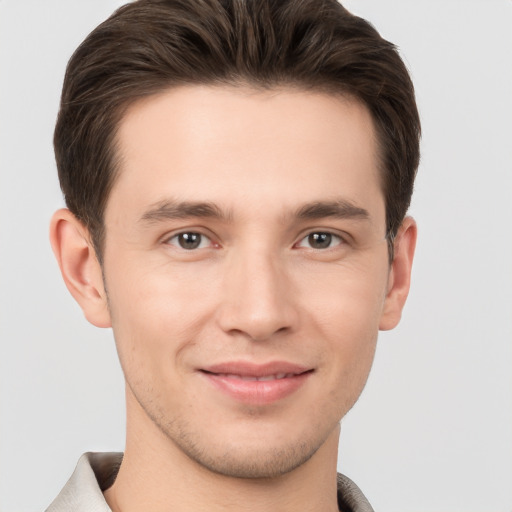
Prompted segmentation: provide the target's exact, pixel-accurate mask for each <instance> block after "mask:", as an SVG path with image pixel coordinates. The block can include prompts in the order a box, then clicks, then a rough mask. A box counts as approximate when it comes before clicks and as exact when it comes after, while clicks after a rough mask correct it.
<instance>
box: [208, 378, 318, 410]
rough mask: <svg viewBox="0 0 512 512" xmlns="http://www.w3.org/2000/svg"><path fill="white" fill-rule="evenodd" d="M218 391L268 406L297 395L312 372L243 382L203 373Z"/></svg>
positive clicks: (251, 402) (243, 400) (248, 402)
mask: <svg viewBox="0 0 512 512" xmlns="http://www.w3.org/2000/svg"><path fill="white" fill-rule="evenodd" d="M202 374H203V375H204V376H205V377H206V378H207V379H208V380H209V382H211V383H212V384H213V385H214V386H215V387H216V388H217V389H219V390H220V391H222V392H224V393H225V394H227V395H228V396H230V397H232V398H234V399H235V400H237V401H239V402H244V403H247V404H253V405H266V404H271V403H273V402H276V401H278V400H281V399H283V398H285V397H287V396H289V395H291V394H292V393H295V392H296V391H297V390H298V389H299V388H300V387H301V386H302V385H303V384H304V383H305V382H306V380H307V379H308V378H309V376H310V375H311V372H304V373H301V374H299V375H294V376H293V377H285V378H283V379H275V380H242V379H237V378H233V377H227V376H226V375H218V374H215V373H207V372H202Z"/></svg>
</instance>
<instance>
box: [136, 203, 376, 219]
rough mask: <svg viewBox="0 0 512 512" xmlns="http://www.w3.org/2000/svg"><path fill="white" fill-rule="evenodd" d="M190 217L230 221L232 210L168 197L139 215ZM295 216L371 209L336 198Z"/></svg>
mask: <svg viewBox="0 0 512 512" xmlns="http://www.w3.org/2000/svg"><path fill="white" fill-rule="evenodd" d="M191 217H197V218H210V219H217V220H222V221H227V220H230V219H231V218H232V213H231V212H226V211H223V210H222V209H221V208H220V207H219V206H218V205H216V204H215V203H211V202H194V201H174V200H165V201H160V202H158V203H155V204H154V205H152V206H151V207H150V208H149V209H148V210H147V211H146V212H145V213H144V214H143V215H142V216H141V218H140V220H141V221H142V222H147V223H153V222H159V221H163V220H174V219H187V218H191ZM292 217H294V218H297V219H300V220H314V219H323V218H328V217H332V218H336V219H362V220H364V219H368V218H369V217H370V214H369V213H368V210H365V209H364V208H360V207H359V206H356V205H354V204H353V203H352V202H350V201H348V200H346V199H338V200H335V201H315V202H312V203H307V204H305V205H303V206H301V207H300V208H299V209H298V210H297V211H296V212H295V213H294V214H293V215H292Z"/></svg>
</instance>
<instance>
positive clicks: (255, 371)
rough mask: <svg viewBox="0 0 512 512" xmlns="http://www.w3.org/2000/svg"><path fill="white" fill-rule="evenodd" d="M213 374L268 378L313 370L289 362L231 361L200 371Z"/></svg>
mask: <svg viewBox="0 0 512 512" xmlns="http://www.w3.org/2000/svg"><path fill="white" fill-rule="evenodd" d="M200 370H201V371H203V372H208V373H213V374H227V375H239V376H241V377H266V376H269V375H277V374H287V375H288V374H292V375H300V374H301V373H305V372H308V371H311V370H312V368H310V367H307V366H302V365H299V364H295V363H291V362H288V361H271V362H268V363H264V364H258V363H253V362H249V361H231V362H225V363H218V364H214V365H211V366H207V367H204V368H201V369H200Z"/></svg>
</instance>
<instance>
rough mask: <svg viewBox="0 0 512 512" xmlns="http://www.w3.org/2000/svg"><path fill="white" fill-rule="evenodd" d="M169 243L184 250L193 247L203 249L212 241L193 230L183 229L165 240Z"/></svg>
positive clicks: (192, 248)
mask: <svg viewBox="0 0 512 512" xmlns="http://www.w3.org/2000/svg"><path fill="white" fill-rule="evenodd" d="M167 243H168V244H169V245H174V246H175V247H179V248H181V249H185V250H186V251H193V250H194V249H203V248H205V247H210V246H211V245H212V241H211V240H210V239H209V238H208V237H207V236H205V235H203V234H201V233H197V232H195V231H185V232H184V233H178V234H177V235H174V236H172V237H171V238H169V239H168V240H167Z"/></svg>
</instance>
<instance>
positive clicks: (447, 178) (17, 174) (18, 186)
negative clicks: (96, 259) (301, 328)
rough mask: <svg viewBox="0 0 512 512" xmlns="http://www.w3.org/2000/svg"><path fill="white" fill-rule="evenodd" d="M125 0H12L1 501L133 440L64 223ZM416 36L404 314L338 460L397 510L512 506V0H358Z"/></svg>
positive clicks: (5, 150) (3, 26) (4, 75)
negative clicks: (97, 49)
mask: <svg viewBox="0 0 512 512" xmlns="http://www.w3.org/2000/svg"><path fill="white" fill-rule="evenodd" d="M121 3H122V2H120V1H113V0H87V1H85V0H81V1H77V0H66V1H62V0H46V1H44V2H41V1H39V0H25V1H23V0H0V146H1V147H0V169H1V176H0V193H1V198H0V222H1V224H0V342H1V345H0V347H1V348H0V365H1V368H0V376H1V383H0V384H1V387H0V390H1V395H0V398H1V402H0V403H1V411H0V414H1V415H0V418H1V423H0V434H1V437H0V461H1V462H0V464H1V465H0V471H1V478H0V482H1V483H0V511H1V512H7V511H16V512H30V511H37V510H43V509H44V508H45V507H46V506H47V505H48V504H49V502H50V501H51V500H52V499H53V497H54V496H55V495H56V494H57V493H58V491H59V490H60V488H61V487H62V485H63V484H64V482H65V481H66V479H67V478H68V476H69V475H70V473H71V471H72V470H73V468H74V465H75V463H76V460H77V459H78V456H79V455H80V454H81V453H82V452H83V451H86V450H122V448H123V441H124V405H123V401H124V397H123V383H122V375H121V372H120V370H119V366H118V363H117V359H116V355H115V350H114V344H113V341H112V336H111V333H110V332H109V331H108V330H99V329H95V328H93V327H91V326H89V325H88V324H87V322H86V321H85V320H84V319H83V316H82V314H81V311H80V310H79V308H78V306H77V305H76V304H74V303H73V301H72V299H71V298H70V296H68V293H67V291H66V289H65V287H64V285H63V284H62V282H61V279H60V275H59V272H58V269H57V265H56V263H55V262H54V260H53V256H52V254H51V250H50V246H49V243H48V241H47V231H48V222H49V218H50V216H51V213H52V212H53V210H54V209H56V208H58V207H59V206H61V205H62V199H61V196H60V192H59V188H58V183H57V179H56V173H55V165H54V161H53V153H52V146H51V138H52V129H53V124H54V121H55V116H56V112H57V104H58V98H59V93H60V85H61V81H62V78H63V73H64V68H65V64H66V61H67V59H68V58H69V56H70V55H71V52H72V51H73V50H74V48H75V47H76V46H77V45H78V44H79V42H80V41H81V40H82V39H83V38H84V37H85V35H86V34H87V33H88V32H89V31H90V30H91V29H92V28H93V27H94V26H95V25H96V24H97V23H98V22H99V21H101V20H102V19H104V18H105V17H106V16H107V15H108V14H109V13H110V12H111V11H112V10H113V9H114V8H115V7H117V6H118V5H120V4H121ZM345 4H346V6H347V7H349V8H351V9H352V10H353V11H354V12H356V13H357V14H360V15H362V16H364V17H366V18H367V19H369V20H370V21H372V22H373V23H374V24H375V25H376V26H377V28H378V29H379V30H380V31H381V33H382V34H383V35H384V37H386V38H388V39H390V40H392V41H393V42H395V43H396V44H398V46H399V47H400V49H401V53H402V55H403V57H404V58H405V60H406V62H407V63H408V65H409V67H410V70H411V72H412V75H413V78H414V80H415V83H416V88H417V95H418V101H419V106H420V109H421V114H422V118H423V128H424V137H423V159H422V164H421V167H420V173H419V177H418V182H417V191H416V194H415V198H414V202H413V206H412V210H411V212H412V214H413V215H414V216H415V217H416V219H417V221H418V223H419V230H420V231H419V232H420V239H419V244H418V250H417V258H416V263H415V268H414V275H413V278H414V281H413V288H412V291H411V295H410V299H409V303H408V305H407V307H406V310H405V316H404V319H403V321H402V324H401V325H400V326H399V327H398V328H397V329H396V330H395V331H392V332H390V333H384V334H383V335H381V338H380V342H379V346H378V352H377V358H376V362H375V366H374V369H373V371H372V374H371V376H370V380H369V383H368V386H367V389H366V391H365V392H364V394H363V397H362V398H361V400H360V402H359V403H358V404H357V405H356V406H355V408H354V410H353V411H352V412H350V413H349V415H348V416H347V418H346V419H345V420H344V422H343V427H342V436H341V452H340V459H339V460H340V469H341V470H342V471H343V472H345V473H346V474H347V475H349V476H351V477H352V478H353V479H354V480H355V481H356V482H357V483H358V484H359V485H360V486H361V487H362V488H363V490H364V491H365V493H366V494H367V495H368V498H369V499H370V502H371V503H372V504H373V505H374V507H375V508H376V510H377V511H379V512H436V511H439V512H440V511H444V512H448V511H450V512H451V511H453V512H455V511H457V512H511V511H512V228H511V221H512V172H511V171H512V2H511V1H510V0H459V1H456V0H442V1H441V0H438V1H436V0H434V1H433V0H428V1H427V0H414V1H412V0H349V1H346V2H345Z"/></svg>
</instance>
